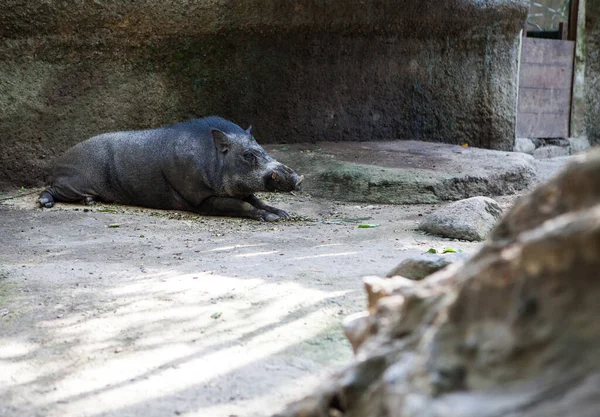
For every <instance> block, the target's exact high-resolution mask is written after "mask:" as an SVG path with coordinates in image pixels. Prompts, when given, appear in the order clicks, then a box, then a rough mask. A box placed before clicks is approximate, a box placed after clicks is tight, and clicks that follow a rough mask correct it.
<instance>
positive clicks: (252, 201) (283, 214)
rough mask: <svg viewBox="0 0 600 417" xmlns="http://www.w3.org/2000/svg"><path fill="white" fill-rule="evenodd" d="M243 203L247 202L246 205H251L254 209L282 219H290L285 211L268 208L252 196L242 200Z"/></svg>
mask: <svg viewBox="0 0 600 417" xmlns="http://www.w3.org/2000/svg"><path fill="white" fill-rule="evenodd" d="M244 201H247V202H248V203H250V204H252V205H253V206H254V207H256V208H258V209H261V210H265V211H268V212H269V213H273V214H276V215H278V216H279V217H280V218H282V219H289V218H290V215H289V214H288V212H287V211H283V210H280V209H278V208H275V207H271V206H269V205H268V204H267V203H265V202H264V201H262V200H261V199H260V198H258V197H257V196H255V195H254V194H251V195H249V196H248V197H246V198H244Z"/></svg>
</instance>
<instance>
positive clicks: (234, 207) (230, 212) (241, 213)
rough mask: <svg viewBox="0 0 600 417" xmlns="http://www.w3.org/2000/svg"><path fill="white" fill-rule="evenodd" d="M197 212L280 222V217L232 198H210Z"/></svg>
mask: <svg viewBox="0 0 600 417" xmlns="http://www.w3.org/2000/svg"><path fill="white" fill-rule="evenodd" d="M195 211H197V212H199V213H201V214H208V215H213V216H232V217H249V218H251V219H255V220H263V221H267V222H272V221H275V220H279V216H278V215H276V214H274V213H270V212H268V211H266V210H262V209H259V208H256V207H254V206H253V205H252V204H250V203H248V202H246V201H242V200H238V199H237V198H231V197H216V196H214V197H209V198H207V199H206V200H204V201H203V202H202V203H201V204H200V206H198V207H197V208H196V210H195Z"/></svg>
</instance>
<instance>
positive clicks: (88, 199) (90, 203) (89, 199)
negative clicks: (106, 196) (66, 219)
mask: <svg viewBox="0 0 600 417" xmlns="http://www.w3.org/2000/svg"><path fill="white" fill-rule="evenodd" d="M83 201H84V203H85V204H86V206H93V205H94V204H96V200H94V197H89V196H88V197H86V198H85V199H84V200H83Z"/></svg>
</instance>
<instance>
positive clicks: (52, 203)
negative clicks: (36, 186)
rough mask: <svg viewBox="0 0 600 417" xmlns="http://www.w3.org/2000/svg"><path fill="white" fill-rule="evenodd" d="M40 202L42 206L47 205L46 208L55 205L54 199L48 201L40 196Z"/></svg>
mask: <svg viewBox="0 0 600 417" xmlns="http://www.w3.org/2000/svg"><path fill="white" fill-rule="evenodd" d="M38 202H39V203H40V206H42V207H45V208H51V207H53V206H54V201H48V200H47V199H45V198H40V199H39V200H38Z"/></svg>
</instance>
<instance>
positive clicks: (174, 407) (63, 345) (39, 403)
mask: <svg viewBox="0 0 600 417" xmlns="http://www.w3.org/2000/svg"><path fill="white" fill-rule="evenodd" d="M27 191H31V190H27ZM14 194H17V195H18V192H16V193H12V194H9V195H14ZM5 196H6V194H5ZM2 197H3V196H0V198H2ZM36 197H37V196H36V194H29V195H26V196H23V197H19V198H15V199H10V200H5V201H3V202H2V204H0V236H1V238H0V369H2V372H0V415H2V416H4V417H16V416H18V417H23V416H44V417H52V416H61V417H62V416H90V417H91V416H94V417H96V416H140V417H141V416H144V417H152V416H160V417H164V416H169V415H183V416H198V417H200V416H201V417H231V416H239V417H252V416H268V415H271V414H272V413H274V412H276V411H278V410H279V409H280V408H281V407H283V405H284V404H285V403H287V402H289V401H290V400H294V399H297V398H299V397H301V396H302V395H304V394H305V393H307V392H309V391H310V390H311V389H312V388H314V386H315V385H316V384H318V381H319V380H320V379H321V378H322V377H323V376H325V375H326V374H328V373H330V372H332V371H333V370H335V369H336V368H338V367H340V366H342V365H343V364H345V363H348V361H350V360H351V358H352V352H351V349H350V346H349V344H348V342H347V341H346V339H345V338H344V336H343V332H342V329H341V320H342V319H343V318H344V317H345V316H347V315H349V314H351V313H354V312H357V311H360V310H363V309H364V308H365V297H364V294H363V287H362V277H363V276H365V275H384V274H386V273H387V272H388V271H389V270H390V269H391V268H392V267H394V266H395V265H396V264H397V263H398V262H399V261H400V260H402V259H403V258H404V257H406V256H409V255H414V254H420V253H423V252H425V251H426V250H428V249H429V248H432V247H433V248H436V249H443V248H446V247H452V248H454V249H462V250H464V251H465V252H468V253H472V252H474V251H475V250H476V249H477V248H478V247H479V244H477V243H470V242H459V241H450V240H448V239H441V238H435V237H431V236H425V235H424V234H422V233H420V232H418V231H416V227H417V225H418V222H419V220H420V219H421V218H422V217H421V215H424V214H426V213H428V212H430V211H432V210H433V209H435V208H436V206H434V205H427V206H382V205H357V204H352V203H337V202H333V201H326V200H320V199H316V198H311V197H310V196H306V195H290V194H285V195H283V194H277V195H273V196H272V197H270V200H271V201H272V202H273V203H274V205H276V206H278V207H280V208H283V209H286V210H288V211H290V212H291V213H294V215H295V217H294V218H293V219H292V220H291V221H286V222H279V223H261V222H256V221H252V220H245V219H231V218H216V217H201V216H197V215H194V214H190V213H182V212H167V211H155V210H148V209H139V208H134V207H122V206H112V205H99V206H95V207H92V208H89V209H88V208H86V207H85V206H78V205H67V204H58V205H57V206H56V207H55V208H52V209H44V210H41V209H39V208H37V207H36V205H35V200H36ZM513 200H514V198H513V197H503V198H501V199H500V200H499V201H500V202H501V203H502V204H503V205H504V206H509V205H510V204H511V202H512V201H513ZM356 218H368V220H361V221H359V222H360V223H375V224H379V225H380V226H379V227H375V228H359V227H358V224H359V223H356V222H353V221H352V219H356ZM117 226H118V227H117Z"/></svg>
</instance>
